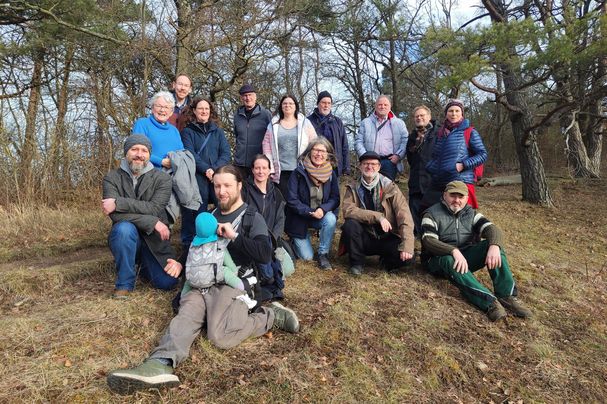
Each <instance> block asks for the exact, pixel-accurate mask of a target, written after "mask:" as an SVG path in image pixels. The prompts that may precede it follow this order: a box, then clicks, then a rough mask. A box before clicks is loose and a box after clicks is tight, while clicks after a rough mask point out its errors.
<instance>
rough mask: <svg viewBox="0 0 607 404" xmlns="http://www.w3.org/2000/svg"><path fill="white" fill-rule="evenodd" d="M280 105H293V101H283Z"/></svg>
mask: <svg viewBox="0 0 607 404" xmlns="http://www.w3.org/2000/svg"><path fill="white" fill-rule="evenodd" d="M282 105H295V103H294V102H283V103H282Z"/></svg>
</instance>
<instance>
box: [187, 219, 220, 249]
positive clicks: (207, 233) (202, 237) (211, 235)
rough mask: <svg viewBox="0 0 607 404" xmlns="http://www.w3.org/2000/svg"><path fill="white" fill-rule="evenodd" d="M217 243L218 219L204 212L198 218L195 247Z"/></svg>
mask: <svg viewBox="0 0 607 404" xmlns="http://www.w3.org/2000/svg"><path fill="white" fill-rule="evenodd" d="M212 241H217V219H215V216H213V215H212V214H210V213H209V212H202V213H201V214H199V215H198V216H197V217H196V236H195V237H194V240H192V245H193V246H199V245H202V244H206V243H210V242H212Z"/></svg>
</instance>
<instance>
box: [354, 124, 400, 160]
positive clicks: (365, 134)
mask: <svg viewBox="0 0 607 404" xmlns="http://www.w3.org/2000/svg"><path fill="white" fill-rule="evenodd" d="M388 119H390V123H389V124H390V125H391V126H392V139H393V142H394V150H395V151H394V154H397V155H398V156H399V157H400V161H399V162H398V165H397V168H398V171H400V172H402V171H403V168H404V166H403V160H404V159H405V153H406V151H407V139H408V137H409V132H407V126H406V125H405V122H403V120H402V119H399V118H397V117H396V116H394V114H393V113H392V112H390V113H388ZM386 125H388V124H386ZM378 126H380V124H379V123H378V121H377V115H375V112H373V113H372V114H371V115H369V116H368V117H366V118H365V119H363V120H362V121H361V123H360V127H359V128H358V132H357V133H356V136H354V149H355V150H356V154H357V155H358V157H360V156H362V155H363V154H364V153H365V152H368V151H375V141H376V139H377V127H378Z"/></svg>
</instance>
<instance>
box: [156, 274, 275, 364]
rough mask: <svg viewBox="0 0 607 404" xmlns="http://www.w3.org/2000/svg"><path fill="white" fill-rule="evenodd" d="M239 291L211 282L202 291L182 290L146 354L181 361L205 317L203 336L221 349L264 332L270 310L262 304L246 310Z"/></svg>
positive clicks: (269, 322) (269, 325) (270, 320)
mask: <svg viewBox="0 0 607 404" xmlns="http://www.w3.org/2000/svg"><path fill="white" fill-rule="evenodd" d="M243 293H244V292H243V291H241V290H237V289H234V288H231V287H229V286H227V285H219V286H213V287H211V288H210V289H209V291H208V292H207V293H205V294H202V293H200V291H199V290H197V289H193V290H192V291H190V292H188V293H186V294H185V295H184V296H182V298H181V300H180V303H179V313H178V314H177V315H176V316H175V317H173V319H172V320H171V324H169V326H168V328H167V329H166V331H165V333H164V335H163V336H162V338H161V339H160V343H159V344H158V346H157V347H156V349H154V350H153V351H152V354H151V355H150V358H166V359H171V360H173V366H174V367H175V366H177V365H178V364H180V363H181V362H183V361H184V360H185V359H187V357H188V354H189V352H190V347H191V346H192V343H193V342H194V339H195V338H196V337H197V336H198V334H200V329H201V328H202V325H203V324H204V322H205V320H206V323H207V338H208V339H209V341H211V343H212V344H213V345H215V346H217V347H218V348H221V349H228V348H232V347H234V346H236V345H238V344H240V343H241V342H242V341H244V340H245V339H247V338H249V337H259V336H260V335H263V334H265V333H266V332H268V331H269V330H270V329H271V328H272V325H273V324H274V311H273V310H272V309H268V308H264V307H262V308H261V309H260V311H258V312H256V313H251V314H249V309H248V308H247V305H246V304H245V303H244V302H243V301H242V300H239V299H236V297H237V296H239V295H242V294H243Z"/></svg>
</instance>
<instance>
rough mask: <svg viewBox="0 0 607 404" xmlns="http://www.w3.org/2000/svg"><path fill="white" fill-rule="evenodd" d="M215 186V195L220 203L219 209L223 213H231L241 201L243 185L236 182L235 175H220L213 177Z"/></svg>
mask: <svg viewBox="0 0 607 404" xmlns="http://www.w3.org/2000/svg"><path fill="white" fill-rule="evenodd" d="M213 186H214V188H215V195H216V196H217V201H218V202H219V209H220V210H221V212H222V213H224V214H225V213H229V212H231V211H232V209H233V207H234V206H236V205H237V204H238V202H239V201H241V197H240V190H241V189H242V184H241V183H239V182H238V181H237V180H236V177H235V176H234V174H230V173H219V174H215V175H214V176H213Z"/></svg>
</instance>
